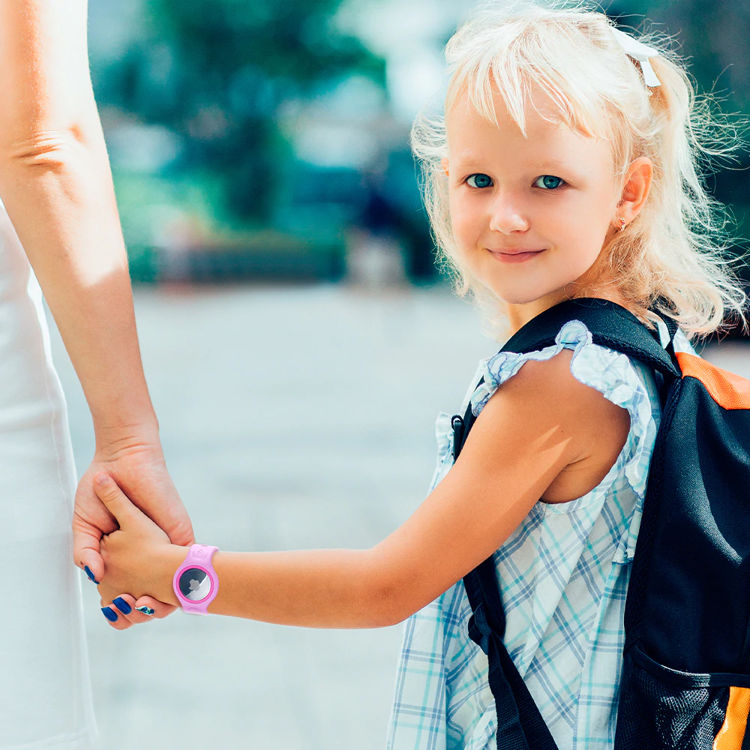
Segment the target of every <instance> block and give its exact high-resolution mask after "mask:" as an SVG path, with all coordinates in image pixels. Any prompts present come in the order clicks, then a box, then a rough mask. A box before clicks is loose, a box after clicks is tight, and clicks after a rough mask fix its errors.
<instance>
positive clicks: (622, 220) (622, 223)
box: [617, 216, 627, 232]
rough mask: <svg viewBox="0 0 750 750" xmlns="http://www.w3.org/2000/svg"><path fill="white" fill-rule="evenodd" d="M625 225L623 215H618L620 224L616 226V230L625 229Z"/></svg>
mask: <svg viewBox="0 0 750 750" xmlns="http://www.w3.org/2000/svg"><path fill="white" fill-rule="evenodd" d="M626 225H627V222H626V221H625V219H624V218H623V217H622V216H621V217H620V226H619V227H617V231H618V232H622V230H623V229H625V227H626Z"/></svg>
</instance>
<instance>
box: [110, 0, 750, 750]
mask: <svg viewBox="0 0 750 750" xmlns="http://www.w3.org/2000/svg"><path fill="white" fill-rule="evenodd" d="M447 54H448V60H449V63H450V65H451V72H452V75H451V79H450V85H449V90H448V94H447V98H446V107H445V119H444V123H442V122H439V123H437V124H436V123H434V122H432V123H426V122H423V123H420V124H419V125H418V126H417V127H416V128H415V131H414V142H415V149H416V152H417V154H418V155H419V156H420V157H421V158H422V160H423V164H424V168H425V173H426V178H427V179H426V197H427V205H428V208H429V212H430V216H431V220H432V224H433V229H434V233H435V237H436V238H437V241H438V244H439V246H440V248H441V250H442V251H443V252H444V253H445V255H446V257H447V258H448V260H449V261H450V263H451V264H452V265H453V267H454V268H455V270H456V272H457V277H458V280H459V286H460V288H461V289H462V290H463V291H466V290H471V291H472V292H473V293H474V294H475V296H476V297H477V299H478V300H479V301H480V302H481V303H482V304H483V305H484V306H485V308H487V309H488V310H490V311H491V313H492V316H493V317H492V319H493V321H495V322H497V321H498V320H501V319H502V320H503V321H505V325H506V328H509V329H510V330H511V331H515V330H517V329H519V328H520V327H521V326H522V325H524V323H526V322H527V321H529V320H531V319H532V318H533V317H534V316H536V315H537V314H539V313H540V312H542V311H544V310H546V309H547V308H549V307H551V306H552V305H554V304H556V303H558V302H560V301H562V300H565V299H568V298H571V297H583V296H587V297H600V298H604V299H609V300H612V301H614V302H617V303H619V304H620V305H622V306H624V307H625V308H627V309H628V310H630V311H631V312H633V313H634V314H635V315H636V316H637V317H639V318H640V319H641V320H642V321H644V322H645V323H646V324H647V325H649V326H651V327H652V328H653V327H655V326H656V325H657V324H656V323H655V321H656V319H657V316H656V315H655V314H654V313H653V312H650V309H651V308H653V307H658V309H660V310H661V311H663V312H665V313H669V314H670V315H672V316H673V317H674V318H675V319H676V320H677V322H678V323H679V324H680V326H681V328H682V331H683V334H681V336H682V338H681V342H682V346H683V347H688V346H689V345H688V343H687V338H690V337H694V336H699V335H705V334H707V333H709V332H711V331H713V330H715V329H716V328H717V327H718V326H719V325H720V324H721V322H722V320H723V318H724V317H725V315H726V313H727V312H728V311H732V312H734V313H736V314H739V315H741V309H742V304H743V301H744V297H743V294H742V292H741V291H740V289H739V287H738V286H737V285H736V282H735V281H734V280H733V279H732V278H731V277H730V276H729V274H728V273H727V271H726V266H725V264H724V263H723V261H721V260H720V259H719V250H720V247H719V245H718V242H719V241H718V240H717V235H716V232H715V229H716V219H715V218H714V216H715V210H714V209H715V208H716V206H714V205H713V203H712V201H711V199H710V198H709V197H708V196H707V195H706V193H705V192H704V190H703V187H702V184H701V180H700V178H699V177H698V175H697V172H696V167H695V164H696V157H697V154H698V152H699V150H700V149H701V146H700V141H699V140H698V135H697V134H699V133H700V132H701V129H700V127H699V125H700V124H701V122H700V121H699V120H697V119H696V115H695V110H694V109H693V93H692V91H691V88H690V85H689V82H688V79H687V76H686V74H685V72H684V70H683V69H682V68H681V67H679V65H678V64H677V63H676V62H675V61H674V60H673V59H672V57H671V55H668V54H667V53H666V52H660V53H657V52H656V50H655V49H654V48H653V47H646V46H644V45H643V44H641V43H639V42H636V40H635V39H633V38H632V37H630V36H627V35H624V34H622V33H621V32H616V31H615V30H614V29H613V26H612V24H611V23H610V22H609V21H608V19H607V18H606V17H605V16H604V15H601V14H598V13H595V12H592V11H588V10H580V9H575V10H566V9H559V10H554V9H545V8H542V7H539V6H536V5H533V4H528V3H527V4H523V5H520V6H517V7H514V8H513V9H511V10H509V9H508V6H507V4H505V3H503V4H502V5H498V6H497V7H493V8H491V9H487V10H484V11H482V12H480V13H479V14H478V15H477V16H476V17H475V18H474V19H473V20H471V21H469V22H468V23H467V24H466V25H465V26H464V27H463V28H462V29H461V30H459V32H458V33H457V34H456V35H455V36H454V37H453V39H452V40H451V41H450V43H449V45H448V50H447ZM443 124H444V127H443ZM662 325H663V324H662ZM685 335H687V338H686V336H685ZM480 375H482V376H483V379H482V382H481V385H479V386H475V385H473V386H472V387H471V388H470V389H469V392H468V394H467V397H466V401H465V405H466V404H468V403H469V401H470V402H471V404H472V405H473V410H474V413H475V414H478V415H479V416H478V418H477V421H476V424H475V426H474V428H473V429H472V431H471V433H470V435H469V438H468V440H467V442H466V445H465V447H464V449H463V451H462V452H461V454H460V457H459V459H458V460H457V461H456V462H455V464H453V461H452V459H451V447H452V445H451V441H452V438H451V436H450V426H449V420H448V419H447V417H441V419H440V422H439V426H440V428H441V431H440V453H439V463H438V469H437V472H436V476H435V479H434V482H433V489H432V492H431V493H430V494H429V496H428V497H427V499H426V500H425V501H424V502H423V503H422V505H421V506H420V507H419V508H418V509H417V511H416V512H415V513H414V515H413V516H412V517H411V518H410V519H409V520H408V521H407V522H406V523H405V524H404V525H403V526H402V527H401V528H399V529H397V530H396V531H394V532H393V533H392V534H391V535H390V536H389V537H387V538H386V539H385V540H383V541H382V542H380V543H379V544H378V545H376V546H375V547H373V548H372V549H368V550H315V551H300V552H283V553H238V552H223V551H218V552H216V553H215V554H214V555H213V568H214V570H215V575H216V580H214V581H213V584H212V583H211V581H210V579H211V576H210V575H209V576H208V581H207V580H203V582H202V583H201V580H200V576H199V578H197V579H193V580H192V583H191V581H190V577H189V576H188V579H187V580H183V578H184V577H183V576H182V572H181V571H180V572H179V575H177V576H176V580H177V588H176V589H174V588H173V577H175V573H176V571H178V569H180V566H182V565H183V563H184V562H185V560H186V556H187V555H188V549H187V548H186V547H181V546H176V545H173V544H170V543H169V540H168V539H167V537H166V535H165V534H164V533H163V532H162V531H161V530H160V529H159V528H158V527H157V526H155V525H154V524H153V523H152V522H151V521H150V520H149V519H148V518H147V517H146V516H145V515H143V514H142V513H141V512H140V511H139V510H138V509H137V508H136V507H135V506H133V505H132V504H131V503H130V502H129V500H128V499H127V497H126V496H125V495H124V494H123V493H122V492H121V491H120V490H119V488H118V487H117V485H116V484H115V483H114V482H113V481H112V479H111V478H109V477H108V476H107V475H101V476H100V477H99V481H98V484H97V487H98V489H97V492H98V494H99V496H100V497H101V499H102V501H103V502H104V503H105V504H106V505H107V507H108V508H109V510H110V512H111V513H112V515H113V516H114V517H115V518H116V519H117V521H118V523H119V526H120V530H119V531H116V532H114V533H112V534H109V535H108V536H106V537H105V538H104V539H103V540H102V550H103V556H104V560H105V564H106V573H105V576H104V578H103V581H102V584H101V595H102V601H103V603H104V604H108V603H110V602H112V601H113V598H114V597H115V595H116V594H118V593H119V592H122V591H129V592H131V594H132V595H135V596H142V595H150V596H153V597H155V598H156V599H158V600H161V601H163V602H168V603H171V604H178V603H180V601H182V603H183V606H186V607H187V608H188V609H190V608H191V605H190V593H191V590H192V587H199V590H202V587H203V586H206V587H207V588H208V589H210V590H212V592H213V593H216V592H218V593H216V597H215V599H213V600H211V603H210V604H209V605H208V608H207V611H208V612H211V613H215V614H225V615H234V616H238V617H248V618H253V619H259V620H264V621H268V622H276V623H285V624H290V625H292V624H293V625H307V626H311V627H352V628H353V627H378V626H385V625H391V624H394V623H398V622H400V621H402V620H404V619H406V618H409V619H408V622H407V625H406V629H405V636H404V647H403V651H402V658H401V665H400V669H399V673H398V680H397V685H396V699H395V704H394V710H393V716H392V722H391V728H390V737H389V746H390V747H393V748H404V749H406V748H408V749H409V750H413V749H414V748H444V747H468V748H485V747H490V748H491V747H495V746H496V737H495V735H496V732H497V726H496V716H495V706H494V701H493V698H492V694H491V692H490V689H489V685H488V679H487V658H486V656H485V655H484V653H483V652H482V651H481V650H480V648H479V647H478V646H477V645H476V644H474V643H473V642H472V641H471V640H470V639H469V636H468V633H467V623H468V619H469V617H470V614H471V609H470V607H469V603H468V601H467V598H466V594H465V591H464V587H463V585H462V583H461V578H462V577H463V576H464V575H465V574H466V573H468V572H469V571H470V570H472V569H473V568H474V567H475V566H476V565H478V564H479V563H480V562H481V561H482V560H484V559H485V558H487V557H488V556H490V555H492V554H493V553H494V559H495V562H496V567H497V570H498V578H499V581H500V589H501V596H502V600H503V603H504V605H505V610H506V614H507V630H506V636H505V641H506V645H507V648H508V651H509V652H510V654H511V657H512V659H513V661H514V663H515V664H516V666H517V667H518V670H519V672H520V673H521V675H522V676H523V678H524V681H525V683H526V684H527V686H528V688H529V690H530V692H531V694H532V696H533V697H534V699H535V701H536V703H537V705H538V706H539V708H540V710H541V712H542V715H543V717H544V719H545V721H546V723H547V725H548V726H549V729H550V731H551V733H552V735H553V737H554V739H555V740H556V742H557V744H558V746H559V747H560V748H572V747H579V748H580V747H594V746H597V747H609V746H611V745H612V742H613V737H614V728H615V719H616V696H617V691H618V682H619V675H620V670H621V664H622V647H623V610H624V603H625V593H626V590H627V585H628V577H629V568H630V566H629V563H630V560H631V559H632V556H633V551H634V546H635V541H636V538H637V534H638V528H639V521H640V512H641V505H642V502H643V496H644V489H645V483H646V476H647V471H648V466H649V460H650V456H651V451H652V448H653V441H654V437H655V433H656V428H657V424H658V421H659V415H660V408H659V399H658V396H657V393H656V388H655V384H654V380H653V377H652V374H651V373H650V371H648V370H647V369H646V368H645V367H643V366H642V365H640V364H637V363H636V362H634V361H631V360H629V359H628V358H627V357H626V356H624V355H622V354H618V353H616V352H613V351H611V350H609V349H607V348H605V347H602V346H598V345H595V344H593V343H592V339H591V335H590V333H589V331H588V330H587V329H586V327H585V326H584V325H583V324H582V323H580V322H578V321H570V322H568V323H567V324H565V325H564V326H563V327H562V328H561V329H560V331H559V333H558V336H557V339H556V343H555V345H554V346H550V347H548V348H546V349H543V350H541V351H536V352H532V353H530V354H523V355H519V354H512V353H500V354H498V355H496V356H494V357H491V358H490V359H488V360H487V361H486V362H483V363H482V364H481V366H480V369H479V372H478V373H477V377H476V378H475V380H474V381H473V383H474V384H476V383H477V382H478V380H479V376H480ZM205 567H208V566H205ZM217 581H218V589H217V588H216V582H217ZM183 583H186V584H187V585H186V586H183V587H182V589H180V585H181V584H183ZM175 591H180V592H181V596H182V599H180V598H179V597H178V596H177V595H176V593H175ZM196 596H198V597H200V596H202V594H197V595H196ZM120 601H122V600H120ZM126 608H127V604H126ZM108 609H109V611H110V612H113V608H111V607H110V608H108Z"/></svg>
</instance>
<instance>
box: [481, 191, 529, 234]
mask: <svg viewBox="0 0 750 750" xmlns="http://www.w3.org/2000/svg"><path fill="white" fill-rule="evenodd" d="M491 212H492V213H491V215H490V229H491V230H492V231H493V232H500V233H502V234H510V233H511V232H525V231H527V230H528V228H529V220H528V218H527V216H526V214H525V212H524V211H523V210H522V208H521V206H520V205H519V204H518V203H517V202H516V201H514V200H513V199H512V198H510V197H509V196H498V198H497V200H495V201H494V203H493V205H492V208H491Z"/></svg>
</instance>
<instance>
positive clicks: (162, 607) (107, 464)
mask: <svg viewBox="0 0 750 750" xmlns="http://www.w3.org/2000/svg"><path fill="white" fill-rule="evenodd" d="M106 442H107V444H108V447H107V448H98V449H97V452H96V455H95V456H94V460H93V462H92V463H91V466H89V468H88V470H87V471H86V473H85V474H84V475H83V477H82V478H81V481H80V483H79V485H78V489H77V491H76V502H75V512H74V517H73V546H74V560H75V562H76V564H77V565H79V566H80V567H81V568H82V569H84V570H86V573H87V575H88V576H89V578H91V579H92V580H94V581H95V582H99V581H101V580H102V577H103V576H104V572H105V563H104V560H103V559H102V556H101V554H100V539H101V537H102V535H103V534H108V533H110V532H112V531H115V530H116V529H117V523H116V521H115V519H114V518H113V516H112V514H111V513H110V512H109V511H108V510H107V507H106V506H105V505H104V503H103V502H102V500H101V499H100V498H99V496H98V495H97V492H96V491H95V488H94V477H96V476H97V475H98V474H99V473H100V472H102V471H104V472H107V473H108V474H110V475H111V476H112V477H114V479H115V481H116V482H117V483H119V485H120V486H122V487H123V488H124V489H125V491H126V492H127V493H128V495H129V496H130V497H132V498H134V499H135V501H136V502H137V503H138V506H139V507H140V508H142V509H143V511H144V512H145V513H146V514H148V517H149V518H152V519H153V520H154V522H155V523H156V524H157V525H158V526H159V527H161V529H163V530H164V532H165V533H166V534H167V535H168V536H169V539H170V540H171V541H172V542H174V543H175V544H185V545H188V544H191V543H192V542H193V529H192V525H191V523H190V518H189V517H188V515H187V512H186V511H185V508H184V507H183V505H182V501H181V500H180V497H179V495H178V494H177V490H176V489H175V487H174V484H173V483H172V480H171V478H170V477H169V474H168V473H167V468H166V465H165V462H164V456H163V454H162V450H161V446H160V445H159V443H158V439H156V440H139V439H131V440H127V441H126V440H122V439H120V440H118V441H106ZM127 590H128V589H121V591H127ZM115 593H119V592H115ZM110 601H112V599H111V598H110V599H108V600H107V603H109V602H110ZM170 601H171V600H170ZM136 607H145V608H146V610H145V611H146V612H148V613H149V614H151V613H153V616H155V617H165V616H166V615H168V614H170V613H171V612H173V611H174V609H175V607H174V606H172V605H171V604H166V603H163V602H159V601H157V600H156V599H153V598H152V597H150V596H146V597H142V598H140V599H139V600H138V601H137V602H136V600H135V599H134V598H133V597H132V596H130V595H125V594H123V595H122V596H121V597H118V598H117V604H116V605H115V607H112V608H109V612H106V611H105V613H104V614H105V616H107V617H108V619H110V621H113V620H116V621H114V622H113V623H112V624H113V626H114V627H116V628H118V629H124V628H127V627H129V626H130V625H131V624H134V623H136V622H146V621H148V620H149V619H151V618H150V617H149V616H148V615H147V614H141V613H140V612H138V611H136Z"/></svg>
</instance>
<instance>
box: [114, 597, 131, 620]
mask: <svg viewBox="0 0 750 750" xmlns="http://www.w3.org/2000/svg"><path fill="white" fill-rule="evenodd" d="M112 604H114V605H115V607H117V609H119V610H120V612H122V613H123V614H124V615H129V614H130V613H131V612H132V611H133V608H132V607H131V606H130V605H129V604H128V603H127V602H126V601H125V600H124V599H123V598H122V597H121V596H118V597H117V599H115V600H114V601H113V602H112Z"/></svg>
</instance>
